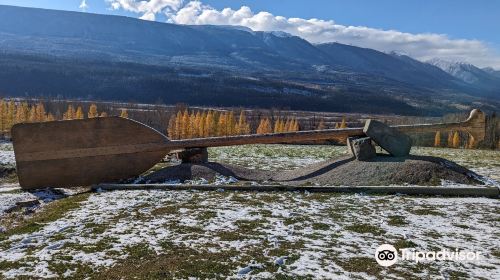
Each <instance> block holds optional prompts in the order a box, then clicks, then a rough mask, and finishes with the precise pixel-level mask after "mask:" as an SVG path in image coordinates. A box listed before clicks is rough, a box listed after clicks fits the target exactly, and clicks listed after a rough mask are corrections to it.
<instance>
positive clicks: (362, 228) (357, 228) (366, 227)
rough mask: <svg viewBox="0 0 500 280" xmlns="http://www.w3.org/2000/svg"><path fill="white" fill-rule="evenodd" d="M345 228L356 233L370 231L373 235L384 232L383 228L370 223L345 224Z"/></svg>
mask: <svg viewBox="0 0 500 280" xmlns="http://www.w3.org/2000/svg"><path fill="white" fill-rule="evenodd" d="M345 229H346V230H349V231H353V232H357V233H371V234H373V235H379V234H384V233H385V230H383V229H381V228H380V227H378V226H374V225H370V224H353V225H350V226H347V227H346V228H345Z"/></svg>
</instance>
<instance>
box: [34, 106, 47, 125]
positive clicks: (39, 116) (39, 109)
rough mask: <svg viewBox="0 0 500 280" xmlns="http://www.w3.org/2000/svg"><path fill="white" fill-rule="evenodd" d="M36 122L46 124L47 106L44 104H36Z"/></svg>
mask: <svg viewBox="0 0 500 280" xmlns="http://www.w3.org/2000/svg"><path fill="white" fill-rule="evenodd" d="M35 110H36V121H37V122H44V121H46V119H47V112H45V106H44V105H43V103H42V102H39V103H38V104H36V109H35Z"/></svg>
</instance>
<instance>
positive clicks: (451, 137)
mask: <svg viewBox="0 0 500 280" xmlns="http://www.w3.org/2000/svg"><path fill="white" fill-rule="evenodd" d="M447 144H448V147H449V148H453V131H449V132H448V140H447Z"/></svg>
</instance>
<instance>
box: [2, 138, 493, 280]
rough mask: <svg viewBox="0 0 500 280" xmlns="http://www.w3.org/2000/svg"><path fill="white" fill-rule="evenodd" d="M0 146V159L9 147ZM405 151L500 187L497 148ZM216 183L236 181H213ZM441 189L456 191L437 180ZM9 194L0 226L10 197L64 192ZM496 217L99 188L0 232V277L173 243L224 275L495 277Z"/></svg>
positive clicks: (448, 208)
mask: <svg viewBox="0 0 500 280" xmlns="http://www.w3.org/2000/svg"><path fill="white" fill-rule="evenodd" d="M2 147H3V146H1V145H0V153H2V152H5V150H7V149H8V145H7V146H5V147H7V148H5V147H4V148H2ZM3 149H4V150H3ZM413 153H415V154H424V155H434V156H440V157H444V158H447V159H449V160H453V161H455V162H457V163H459V164H461V165H463V166H465V167H467V168H470V169H472V170H473V171H475V172H477V173H478V174H479V175H481V176H484V177H486V178H488V179H490V180H491V181H489V182H493V183H491V184H495V183H496V182H495V180H497V181H498V180H500V164H499V162H500V152H494V151H477V150H453V149H434V148H414V149H413ZM342 154H345V147H335V146H292V145H250V146H241V147H224V148H216V149H210V156H211V158H212V159H213V160H214V161H226V162H229V163H233V164H241V165H244V166H247V167H252V168H266V167H267V168H268V169H270V170H284V169H293V168H300V167H302V166H305V165H308V164H310V163H315V162H319V161H322V160H325V159H329V158H332V157H335V156H339V155H342ZM0 160H2V163H4V162H3V159H0ZM12 162H13V161H12ZM216 181H217V183H221V184H222V183H228V184H231V183H236V181H237V180H235V179H234V178H231V177H222V176H220V177H218V178H217V179H216ZM191 183H193V184H205V183H207V182H205V181H194V182H191ZM450 184H451V185H453V186H456V185H454V184H452V183H450V182H446V181H443V182H442V185H443V186H448V185H450ZM463 186H464V187H466V185H463ZM16 188H17V185H4V186H3V187H0V219H1V218H2V215H4V211H5V210H6V209H9V208H10V207H12V206H14V205H15V204H16V202H19V201H23V200H31V199H38V200H40V201H42V205H44V204H49V203H51V201H53V200H56V199H59V198H61V197H62V196H63V194H61V192H60V191H50V190H43V191H40V192H35V193H23V192H20V191H19V190H18V189H16ZM66 194H70V195H71V194H72V193H69V192H67V193H66ZM499 212H500V202H499V201H498V200H495V199H486V198H441V197H410V196H405V195H392V196H376V195H363V194H317V193H308V192H305V193H304V192H287V193H278V192H272V193H257V192H245V193H240V192H230V191H225V192H201V191H161V190H151V191H116V192H106V191H104V192H98V193H93V194H91V195H90V196H89V198H88V199H87V200H85V201H83V202H81V203H80V204H79V207H78V208H76V209H73V210H70V211H68V212H66V213H64V214H63V216H62V217H61V218H59V219H57V220H55V221H51V222H46V223H43V224H38V225H37V226H36V227H34V228H32V229H30V230H28V231H27V232H26V231H24V232H22V233H14V234H9V235H3V236H2V235H0V237H2V238H0V252H1V254H0V266H1V267H2V270H1V271H0V278H2V277H4V278H19V277H21V276H24V277H26V278H40V277H48V278H50V277H60V278H62V277H72V276H75V277H76V276H80V275H81V274H79V273H82V271H83V273H84V274H85V275H86V276H85V277H87V276H88V277H91V276H92V275H95V274H97V273H100V272H102V271H105V270H107V269H112V268H113V267H114V266H117V265H120V264H121V263H122V262H123V261H124V260H126V259H128V258H133V257H134V254H133V250H131V248H133V247H134V246H139V247H141V248H147V249H149V250H151V252H152V253H151V254H157V255H158V256H157V257H158V258H160V257H161V256H162V254H167V253H169V250H173V249H171V246H170V245H168V244H173V246H178V248H181V249H182V248H184V249H185V250H187V249H189V250H190V252H191V253H190V254H191V255H190V256H191V257H193V256H196V254H208V255H209V256H213V257H214V258H215V257H216V256H217V254H220V253H224V254H223V256H224V257H223V258H221V259H220V263H221V264H223V265H224V266H223V267H224V269H222V271H221V272H220V275H219V276H220V277H221V278H249V277H251V278H253V279H269V278H274V277H277V276H278V275H280V276H288V277H290V278H297V277H300V276H304V277H309V278H319V279H321V278H323V279H332V278H334V279H352V278H358V279H375V278H392V279H408V278H444V279H448V278H455V277H457V276H459V277H464V278H476V279H477V278H480V277H482V278H485V279H498V278H500V250H499V248H500V241H499V240H500V239H499V237H500V233H499V230H498V228H499V224H498V213H499ZM385 243H387V244H392V245H394V246H395V247H396V248H407V247H409V248H414V249H415V250H420V251H425V250H438V249H440V248H445V249H449V250H455V249H460V250H470V251H479V252H481V253H482V255H483V256H484V258H483V259H481V260H479V261H477V262H464V263H459V262H454V261H446V262H443V261H434V262H423V263H420V264H415V263H414V262H411V261H401V262H398V263H397V264H395V265H394V266H392V267H390V268H388V269H386V268H382V267H381V266H379V265H378V264H377V263H376V262H375V259H374V252H375V249H376V248H377V247H378V246H379V245H381V244H385ZM166 244H167V245H166ZM179 250H180V249H179ZM186 261H191V260H186ZM197 261H200V260H197ZM138 262H139V263H140V260H139V261H138ZM87 274H88V275H87Z"/></svg>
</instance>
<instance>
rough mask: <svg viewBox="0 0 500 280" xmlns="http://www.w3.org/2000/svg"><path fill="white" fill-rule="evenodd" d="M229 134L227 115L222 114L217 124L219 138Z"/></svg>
mask: <svg viewBox="0 0 500 280" xmlns="http://www.w3.org/2000/svg"><path fill="white" fill-rule="evenodd" d="M227 134H228V131H227V113H226V112H221V113H220V115H219V120H218V122H217V136H226V135H227Z"/></svg>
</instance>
